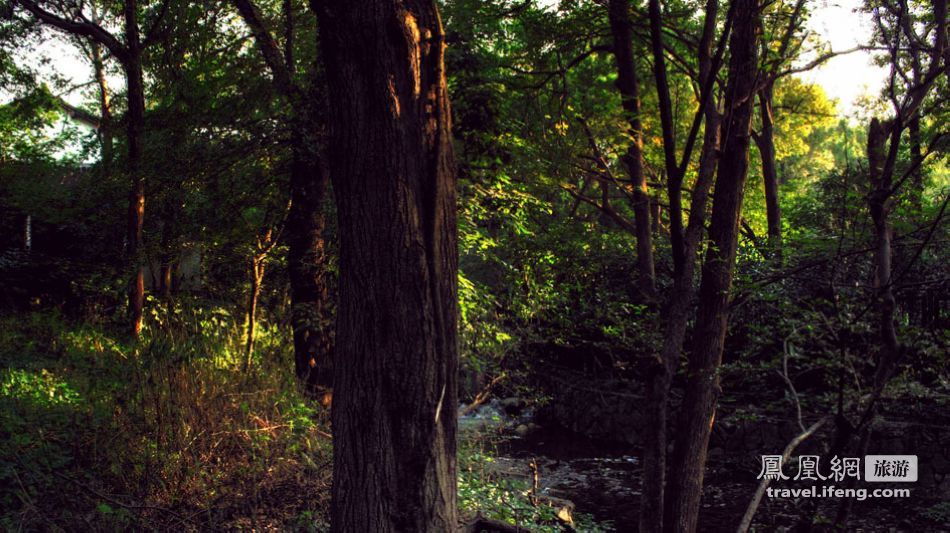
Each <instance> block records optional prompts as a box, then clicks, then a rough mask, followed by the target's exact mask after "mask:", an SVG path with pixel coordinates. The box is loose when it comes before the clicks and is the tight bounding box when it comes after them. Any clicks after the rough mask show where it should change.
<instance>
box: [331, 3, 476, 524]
mask: <svg viewBox="0 0 950 533" xmlns="http://www.w3.org/2000/svg"><path fill="white" fill-rule="evenodd" d="M314 4H315V6H314V7H315V8H316V9H317V10H318V16H319V22H320V29H321V32H320V41H321V46H322V50H323V57H324V59H325V62H326V72H327V77H328V88H329V92H328V94H329V97H330V119H331V120H330V124H331V138H330V150H329V161H330V170H331V172H330V175H331V177H332V179H333V188H334V192H335V194H336V202H337V213H338V220H339V232H340V293H339V295H340V298H339V302H340V303H339V311H338V315H337V337H336V353H337V354H338V355H337V358H336V360H337V364H334V374H333V377H334V398H333V409H332V422H333V433H334V437H333V438H334V444H333V459H334V468H333V487H332V491H331V495H332V503H331V507H330V517H331V527H332V530H333V531H336V532H351V531H352V532H359V533H362V532H365V531H373V532H404V531H413V532H447V531H455V530H456V529H457V528H458V519H457V510H456V464H455V448H456V413H455V411H456V405H457V403H456V399H457V390H456V388H457V383H456V379H457V376H456V374H457V370H458V369H457V366H458V353H457V331H456V328H457V320H458V310H457V307H458V300H457V282H458V242H457V230H456V212H455V211H456V193H455V169H454V163H453V156H452V146H451V134H450V123H449V121H450V118H449V117H450V114H449V103H448V95H447V89H446V78H445V71H444V62H443V55H444V52H443V51H444V47H445V34H444V32H443V29H442V24H441V21H440V19H439V15H438V11H437V9H436V5H435V2H433V1H431V0H429V1H422V0H416V1H405V2H398V3H397V2H384V1H379V0H378V1H366V2H350V1H347V0H334V1H323V2H314Z"/></svg>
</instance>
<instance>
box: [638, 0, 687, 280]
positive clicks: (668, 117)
mask: <svg viewBox="0 0 950 533" xmlns="http://www.w3.org/2000/svg"><path fill="white" fill-rule="evenodd" d="M647 6H648V9H647V11H648V14H649V19H650V45H651V49H652V51H653V72H654V78H655V79H656V92H657V100H658V103H659V107H660V126H661V129H662V132H663V155H664V159H663V161H664V167H665V169H666V190H667V197H668V198H667V199H668V201H669V203H670V207H669V216H670V246H671V248H672V255H673V273H674V275H679V274H680V273H681V272H682V270H683V262H684V260H685V255H686V254H685V251H686V250H685V248H684V246H683V240H684V236H683V193H682V189H683V174H682V173H681V172H680V171H679V166H678V165H677V163H676V131H675V128H676V126H675V124H674V123H673V103H672V100H671V98H670V84H669V81H668V80H667V76H666V55H665V51H664V46H663V34H662V28H661V26H662V17H663V15H662V13H661V9H660V0H649V1H648V2H647Z"/></svg>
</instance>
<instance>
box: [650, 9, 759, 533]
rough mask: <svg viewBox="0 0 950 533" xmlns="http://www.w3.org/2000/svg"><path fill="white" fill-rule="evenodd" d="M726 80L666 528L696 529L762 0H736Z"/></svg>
mask: <svg viewBox="0 0 950 533" xmlns="http://www.w3.org/2000/svg"><path fill="white" fill-rule="evenodd" d="M736 1H737V4H736V6H735V22H734V29H733V33H732V36H731V38H730V43H729V49H730V54H731V57H730V59H729V77H728V81H727V86H726V100H725V108H726V110H727V118H726V121H725V122H724V124H723V126H724V130H723V133H722V143H723V148H722V155H721V158H720V161H719V172H718V178H717V180H716V192H715V200H714V201H713V209H712V219H711V223H710V229H709V237H710V240H711V242H710V246H709V248H708V250H707V252H706V259H705V261H704V262H703V269H702V279H701V282H700V288H699V298H700V305H699V312H698V314H697V320H696V333H695V341H694V344H693V349H692V351H691V354H690V358H689V367H688V381H687V385H686V395H685V398H684V400H683V407H682V412H681V419H680V424H679V429H678V433H677V442H676V447H675V450H674V460H673V468H672V471H671V478H672V480H671V482H672V484H673V486H674V490H673V491H672V492H671V493H670V502H669V504H670V506H671V507H670V508H671V513H670V517H671V518H672V522H671V523H670V524H667V527H668V529H670V530H672V531H677V532H692V531H695V530H696V526H697V521H698V515H699V504H700V499H701V497H702V487H703V475H704V471H705V467H706V449H707V446H708V444H709V435H710V432H711V430H712V425H713V422H714V419H715V412H716V402H717V399H718V395H719V390H720V389H719V367H720V364H721V361H722V348H723V343H724V341H725V336H726V328H727V321H728V307H729V292H730V289H731V287H732V271H733V267H734V264H735V258H736V246H737V238H738V233H739V213H740V211H741V208H742V198H743V188H744V186H745V180H746V176H747V173H748V165H749V142H750V139H749V137H750V128H751V119H752V109H753V98H754V92H755V85H756V73H757V69H758V67H757V61H758V57H757V55H758V54H757V51H758V30H759V25H758V24H757V17H758V10H759V5H758V1H757V0H736Z"/></svg>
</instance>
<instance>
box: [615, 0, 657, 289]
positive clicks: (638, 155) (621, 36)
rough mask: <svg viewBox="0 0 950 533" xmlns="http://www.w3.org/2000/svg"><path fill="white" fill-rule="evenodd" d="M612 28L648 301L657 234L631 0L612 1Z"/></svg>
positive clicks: (640, 269) (625, 159)
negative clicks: (646, 167)
mask: <svg viewBox="0 0 950 533" xmlns="http://www.w3.org/2000/svg"><path fill="white" fill-rule="evenodd" d="M608 9H609V12H608V14H609V18H610V31H611V34H612V36H613V52H614V59H615V60H616V63H617V89H619V91H620V96H621V98H622V102H623V109H624V112H625V113H626V114H627V120H628V123H629V125H630V129H629V134H630V144H629V145H628V146H627V152H626V153H625V154H624V155H623V162H624V166H625V167H626V169H627V175H628V176H629V177H630V183H631V185H632V186H633V216H634V220H635V222H636V239H637V272H638V278H639V279H638V282H639V287H640V292H641V293H643V295H644V296H645V297H646V298H647V299H648V300H653V299H654V298H655V297H656V281H655V278H656V276H655V269H654V261H653V235H652V226H651V224H650V197H649V196H648V194H647V181H646V176H645V175H644V173H643V126H642V124H641V121H640V82H639V80H638V79H637V68H636V60H635V59H634V56H633V26H632V24H631V22H630V3H629V1H628V0H610V4H609V6H608Z"/></svg>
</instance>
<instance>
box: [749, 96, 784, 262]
mask: <svg viewBox="0 0 950 533" xmlns="http://www.w3.org/2000/svg"><path fill="white" fill-rule="evenodd" d="M772 93H773V87H772V84H771V83H769V84H767V85H766V86H765V87H764V88H763V89H762V90H761V91H760V92H759V115H760V116H761V119H762V128H761V131H759V134H758V136H756V138H755V142H756V145H757V146H758V148H759V154H760V155H761V157H762V179H763V181H764V182H765V213H766V218H767V220H768V235H769V246H768V248H769V253H770V254H772V256H773V257H774V258H775V259H777V260H778V261H781V257H782V210H781V206H780V205H779V198H778V170H777V166H776V162H775V122H774V117H773V115H772Z"/></svg>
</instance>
